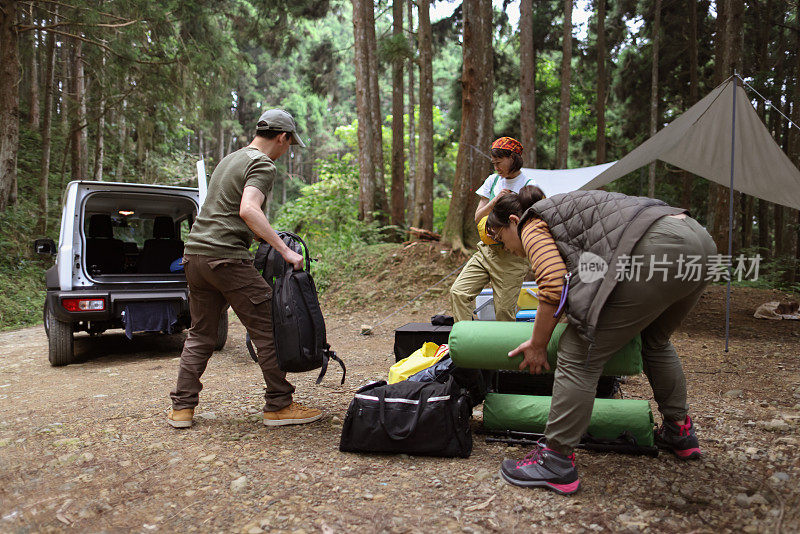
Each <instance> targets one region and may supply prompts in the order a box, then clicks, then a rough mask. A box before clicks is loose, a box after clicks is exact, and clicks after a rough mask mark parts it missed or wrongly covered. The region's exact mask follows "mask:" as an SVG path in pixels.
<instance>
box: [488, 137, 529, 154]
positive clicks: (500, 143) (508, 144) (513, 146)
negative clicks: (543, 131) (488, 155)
mask: <svg viewBox="0 0 800 534" xmlns="http://www.w3.org/2000/svg"><path fill="white" fill-rule="evenodd" d="M495 148H499V149H501V150H510V151H511V152H516V153H517V154H519V155H522V143H520V142H519V141H517V140H516V139H514V138H513V137H501V138H500V139H498V140H497V141H495V142H494V143H492V150H494V149H495Z"/></svg>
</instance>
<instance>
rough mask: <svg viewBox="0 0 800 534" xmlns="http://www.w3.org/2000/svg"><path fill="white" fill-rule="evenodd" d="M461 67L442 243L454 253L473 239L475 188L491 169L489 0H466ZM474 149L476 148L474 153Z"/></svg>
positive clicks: (491, 59)
mask: <svg viewBox="0 0 800 534" xmlns="http://www.w3.org/2000/svg"><path fill="white" fill-rule="evenodd" d="M463 10H464V25H463V27H464V37H463V46H462V53H463V69H462V72H461V86H462V93H461V134H460V137H459V142H458V156H457V157H456V174H455V178H454V180H453V195H452V198H451V200H450V210H449V211H448V213H447V220H446V221H445V225H444V230H443V232H442V239H443V241H445V242H446V243H448V244H449V245H450V246H451V247H452V249H453V250H454V251H460V252H466V250H467V246H468V243H471V242H472V241H473V240H474V239H475V238H476V237H477V236H476V229H475V208H476V206H477V203H478V198H477V195H475V193H474V192H475V190H476V189H477V188H478V187H479V186H480V184H481V182H482V181H483V180H485V179H486V176H487V175H488V174H489V172H490V170H491V166H490V164H489V161H488V160H487V159H486V157H485V156H484V155H483V153H482V151H484V150H487V149H488V147H489V146H490V144H491V141H492V134H493V131H492V123H493V120H492V93H493V90H494V87H493V85H494V84H493V80H494V66H493V51H492V4H491V0H465V1H464V3H463ZM476 148H477V150H476Z"/></svg>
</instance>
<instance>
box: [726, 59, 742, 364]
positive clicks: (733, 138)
mask: <svg viewBox="0 0 800 534" xmlns="http://www.w3.org/2000/svg"><path fill="white" fill-rule="evenodd" d="M738 77H739V75H738V74H736V73H734V74H733V112H732V113H731V187H730V196H729V200H728V208H729V209H728V257H729V258H731V264H733V166H734V162H735V156H736V86H737V85H738V82H737V81H736V80H737V79H738ZM731 270H732V269H731V266H728V289H727V291H726V293H725V352H728V344H729V341H730V333H731V275H732V273H731Z"/></svg>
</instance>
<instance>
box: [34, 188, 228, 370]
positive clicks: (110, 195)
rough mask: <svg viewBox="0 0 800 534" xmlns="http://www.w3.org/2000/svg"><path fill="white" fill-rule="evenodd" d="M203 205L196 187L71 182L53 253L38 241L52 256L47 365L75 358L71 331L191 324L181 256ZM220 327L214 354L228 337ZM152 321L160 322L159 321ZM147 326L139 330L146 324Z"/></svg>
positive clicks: (49, 243) (49, 244) (48, 242)
mask: <svg viewBox="0 0 800 534" xmlns="http://www.w3.org/2000/svg"><path fill="white" fill-rule="evenodd" d="M199 206H200V197H199V192H198V189H197V188H190V187H171V186H163V185H145V184H131V183H114V182H89V181H76V182H70V183H69V184H68V185H67V189H66V192H65V194H64V210H63V213H62V215H61V233H60V236H59V243H58V247H56V245H55V242H53V240H52V239H38V240H36V242H35V248H36V251H37V252H38V253H40V254H50V255H54V256H55V257H56V261H55V265H54V266H53V267H51V268H50V269H48V270H47V273H46V276H45V279H46V285H47V298H46V300H45V305H44V326H45V331H46V332H47V335H48V339H49V358H50V363H51V364H52V365H66V364H69V363H72V361H73V360H74V350H73V333H74V332H79V331H86V332H88V333H89V334H99V333H102V332H104V331H106V330H108V329H110V328H126V332H127V333H128V334H130V333H131V330H132V329H133V330H134V331H141V330H148V329H151V328H150V327H148V326H147V323H150V324H159V323H158V321H156V322H155V323H153V322H152V320H153V316H154V315H155V316H158V315H163V316H164V317H168V318H169V319H168V321H167V322H164V323H162V324H163V325H164V326H165V328H164V329H163V331H165V332H167V333H169V332H173V333H174V332H179V331H181V330H183V329H184V328H187V327H189V326H190V324H191V319H190V317H189V304H188V288H187V285H186V278H185V276H184V274H183V267H182V265H180V258H181V257H182V256H183V243H184V241H183V240H184V239H185V238H186V236H187V235H188V233H189V229H190V228H191V226H192V224H193V223H194V219H195V217H196V216H197V212H198V208H199ZM227 317H228V316H227V312H226V313H224V314H223V320H222V321H220V329H219V332H218V336H217V347H216V348H217V350H219V349H221V348H222V347H223V346H224V345H225V341H226V339H227V334H228V321H227ZM156 318H157V317H156ZM143 325H144V326H143Z"/></svg>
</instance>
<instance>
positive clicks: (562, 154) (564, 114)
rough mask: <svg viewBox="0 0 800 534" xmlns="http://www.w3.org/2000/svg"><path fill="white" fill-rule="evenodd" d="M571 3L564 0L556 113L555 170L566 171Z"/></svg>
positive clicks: (570, 61) (567, 156)
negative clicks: (559, 103) (559, 99)
mask: <svg viewBox="0 0 800 534" xmlns="http://www.w3.org/2000/svg"><path fill="white" fill-rule="evenodd" d="M572 2H573V0H564V32H563V35H562V39H563V42H562V44H561V105H560V109H559V113H558V149H557V150H556V168H558V169H566V168H567V166H568V164H569V106H570V93H569V91H570V84H571V77H572Z"/></svg>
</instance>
